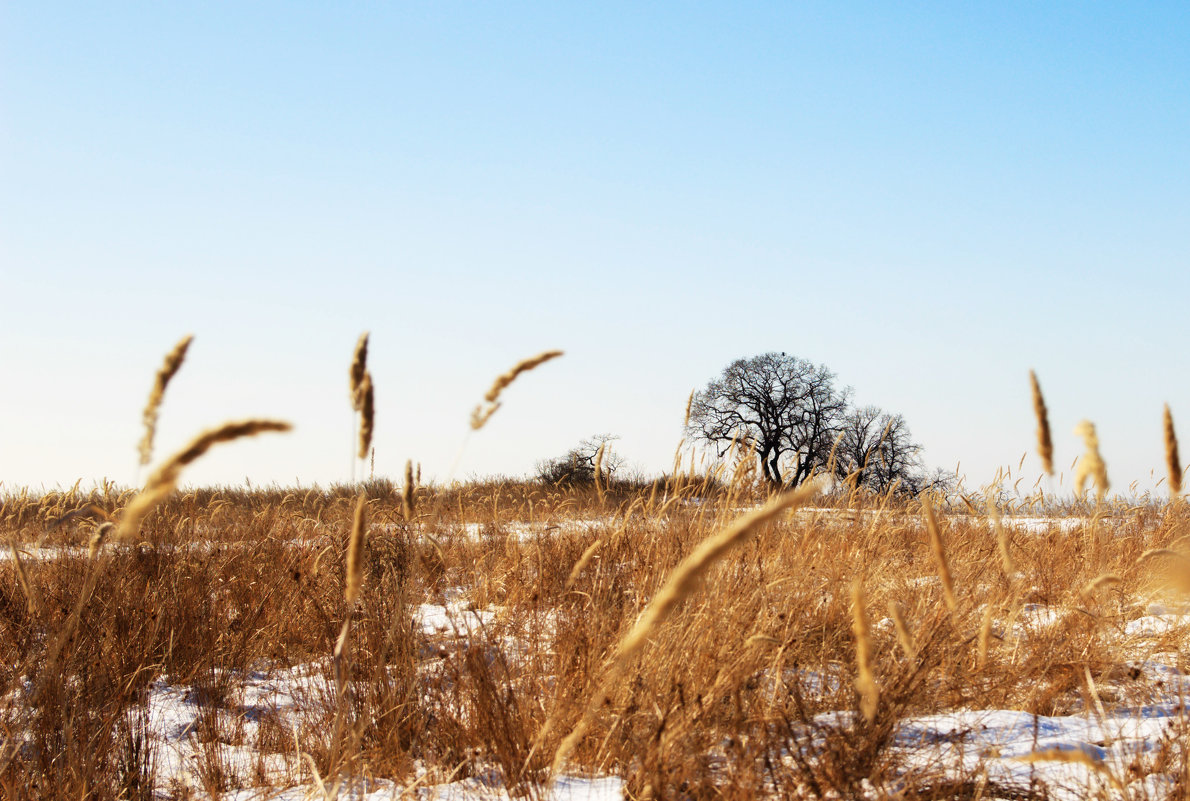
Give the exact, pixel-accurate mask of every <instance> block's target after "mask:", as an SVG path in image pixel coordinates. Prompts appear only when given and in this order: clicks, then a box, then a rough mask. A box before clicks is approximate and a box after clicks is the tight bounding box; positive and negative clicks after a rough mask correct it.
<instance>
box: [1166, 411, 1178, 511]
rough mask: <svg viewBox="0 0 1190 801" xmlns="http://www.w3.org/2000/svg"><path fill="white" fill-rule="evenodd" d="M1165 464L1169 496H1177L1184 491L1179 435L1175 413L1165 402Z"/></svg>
mask: <svg viewBox="0 0 1190 801" xmlns="http://www.w3.org/2000/svg"><path fill="white" fill-rule="evenodd" d="M1164 418H1165V419H1164V424H1165V425H1164V428H1165V464H1166V466H1167V467H1168V468H1169V497H1171V498H1176V497H1177V496H1178V495H1180V494H1181V492H1182V462H1181V460H1180V459H1178V435H1177V434H1176V433H1175V432H1174V430H1173V415H1172V414H1171V413H1170V411H1169V404H1168V403H1167V404H1165V415H1164Z"/></svg>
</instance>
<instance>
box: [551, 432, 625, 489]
mask: <svg viewBox="0 0 1190 801" xmlns="http://www.w3.org/2000/svg"><path fill="white" fill-rule="evenodd" d="M618 439H619V437H618V436H616V435H614V434H596V435H595V436H593V437H588V438H587V439H584V440H583V441H582V442H580V443H579V444H578V445H577V446H576V447H573V448H571V449H570V450H569V451H567V452H566V455H565V456H559V457H557V458H555V459H546V460H544V461H541V462H538V463H537V478H538V479H539V480H541V481H543V482H545V483H546V484H590V483H591V482H593V481H594V480H595V457H596V456H597V455H599V450H600V448H602V449H603V455H602V456H601V457H600V458H599V472H600V479H601V480H602V481H609V480H610V479H611V478H612V476H613V475H614V474H615V472H616V470H618V469H619V468H620V467H621V466H622V465H623V464H624V457H623V456H621V455H620V454H618V453H616V452H615V450H613V448H612V445H611V443H613V442H615V441H616V440H618Z"/></svg>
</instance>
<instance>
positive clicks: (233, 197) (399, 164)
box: [0, 2, 1190, 489]
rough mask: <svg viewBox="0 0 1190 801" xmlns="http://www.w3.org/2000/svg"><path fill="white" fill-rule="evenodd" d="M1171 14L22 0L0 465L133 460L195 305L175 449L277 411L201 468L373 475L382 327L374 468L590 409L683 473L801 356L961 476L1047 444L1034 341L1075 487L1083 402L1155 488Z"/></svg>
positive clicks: (471, 470)
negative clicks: (695, 395) (709, 440)
mask: <svg viewBox="0 0 1190 801" xmlns="http://www.w3.org/2000/svg"><path fill="white" fill-rule="evenodd" d="M1188 37H1190V6H1186V5H1185V4H1181V3H1173V2H1167V3H1160V2H1154V3H1146V4H1135V3H1114V4H1113V3H1085V2H1077V3H1076V2H1071V3H1045V4H1038V3H1023V2H1022V3H1015V2H1002V3H984V4H971V3H950V2H938V3H918V2H914V3H895V4H893V3H871V4H864V3H851V2H822V3H772V4H768V3H720V4H709V3H653V4H635V3H632V4H629V3H616V2H607V3H515V2H510V3H452V2H441V3H399V2H389V3H350V4H348V3H330V2H325V3H315V2H307V3H269V2H258V3H251V4H249V3H231V2H222V3H220V2H213V3H201V4H199V3H148V2H143V3H138V2H122V3H105V4H97V3H69V2H63V3H34V2H6V3H4V4H2V5H0V281H2V283H0V286H2V287H3V299H4V303H3V312H2V313H0V364H2V372H0V376H2V381H0V481H2V482H3V487H4V488H8V489H11V488H14V487H19V486H30V487H33V488H45V489H48V488H53V487H55V486H59V485H70V484H72V483H73V482H74V481H75V480H76V479H80V478H81V479H83V481H84V484H86V483H89V482H92V481H97V480H100V479H102V478H105V477H106V478H109V479H112V480H114V481H116V482H119V483H121V484H129V485H131V484H134V483H135V482H137V481H138V480H141V479H143V473H140V472H138V469H137V451H136V445H137V441H138V440H139V438H140V416H141V410H142V408H143V406H144V403H145V399H146V397H147V395H148V391H149V388H150V386H151V384H152V379H153V373H154V371H155V370H156V369H157V367H158V365H159V364H160V362H161V359H162V357H163V355H164V354H165V352H166V351H167V350H169V348H170V347H171V346H172V345H173V343H174V342H176V341H177V340H178V339H179V338H180V337H181V336H183V335H184V334H188V333H189V334H194V336H195V339H194V344H193V345H192V347H191V349H190V353H189V355H188V357H187V360H186V363H185V365H184V366H183V368H182V370H181V372H180V373H179V374H178V376H177V377H176V378H175V380H174V382H173V383H172V384H171V385H170V387H169V390H168V392H167V395H166V398H165V403H164V406H163V408H162V411H161V423H160V427H159V430H158V438H157V454H158V456H159V457H160V456H162V455H164V454H167V453H169V452H172V451H173V450H175V449H177V448H179V447H181V446H182V445H183V444H185V442H187V441H188V440H189V439H190V438H191V437H192V436H193V435H194V434H196V433H198V432H199V431H201V430H203V429H205V428H209V427H211V426H213V425H216V424H218V423H221V422H223V421H225V420H228V419H239V418H245V417H262V416H263V417H272V418H279V419H283V420H288V421H290V422H292V423H293V424H294V426H295V429H294V431H293V433H291V434H287V435H268V436H262V437H260V438H257V439H256V440H254V441H251V442H244V443H236V444H232V445H228V446H224V447H222V448H220V449H217V450H215V451H212V452H211V453H210V454H209V455H208V456H207V457H205V458H204V459H203V460H202V461H201V462H200V463H198V464H196V465H195V466H194V467H193V468H191V469H190V470H189V471H188V472H187V473H186V475H185V480H186V481H187V482H190V483H194V484H211V483H221V484H240V483H243V482H244V481H245V480H248V481H251V482H252V483H253V484H254V485H261V484H269V483H277V484H293V483H302V484H309V483H314V482H318V483H323V484H325V483H331V482H338V481H347V480H350V478H351V477H352V474H353V472H354V473H355V474H356V475H357V476H359V475H362V474H363V473H365V472H366V471H367V469H368V468H366V467H363V466H358V465H353V462H352V458H351V452H352V450H353V441H352V436H353V434H352V432H353V421H352V413H351V409H350V404H349V399H348V391H347V367H348V362H349V360H350V357H351V352H352V348H353V346H354V343H355V341H356V338H357V336H358V335H359V334H360V333H361V332H362V331H365V330H367V331H370V332H371V335H372V339H371V342H372V346H371V354H370V359H369V365H370V368H371V371H372V374H373V379H374V383H375V387H376V390H375V392H376V439H375V448H376V453H375V472H376V474H378V475H389V476H394V477H395V476H398V475H399V474H400V472H401V471H402V469H403V466H404V463H405V460H406V459H413V460H414V461H416V462H420V463H421V464H422V466H423V475H424V476H426V477H427V478H430V477H432V478H434V479H436V480H438V481H448V480H454V479H459V480H466V479H468V478H471V477H474V476H484V475H490V474H502V475H524V474H527V473H531V472H532V471H533V469H534V466H535V464H536V463H537V462H538V461H539V460H541V459H545V458H549V457H553V456H558V455H561V454H563V453H565V452H566V450H567V449H568V448H570V447H572V446H573V445H574V444H576V443H577V442H578V441H579V440H580V439H582V438H584V437H589V436H591V435H592V434H596V433H612V434H616V435H619V437H620V439H619V440H618V442H617V447H618V450H619V452H620V453H621V455H622V456H623V457H624V458H625V459H626V460H627V462H628V464H629V466H630V467H632V468H635V469H637V470H639V471H640V472H642V473H646V474H649V473H658V472H661V471H662V470H665V469H667V468H668V467H669V465H670V464H671V462H672V458H673V454H674V450H675V448H676V447H677V445H678V443H679V440H680V438H681V436H682V415H683V411H684V408H685V403H686V398H687V396H688V395H689V393H690V391H691V390H692V389H695V388H700V387H702V386H704V385H705V384H706V383H707V382H708V381H710V380H711V379H713V378H715V377H716V376H717V375H718V374H719V373H720V372H721V371H722V369H723V368H724V367H725V366H726V365H727V364H728V363H730V362H731V361H733V360H735V359H739V358H745V357H749V356H753V355H756V354H758V353H762V352H765V351H771V350H776V351H786V352H789V353H792V354H795V355H797V356H798V357H801V358H805V359H809V360H811V361H813V362H816V363H821V364H825V365H827V366H828V367H830V368H831V369H832V370H834V371H835V373H836V374H837V376H838V380H839V382H840V383H841V384H843V385H847V386H850V387H852V388H853V389H854V394H855V399H856V401H857V402H860V403H864V404H876V405H879V406H881V407H883V408H885V409H888V410H890V411H894V412H900V413H902V414H903V415H904V416H905V418H906V420H907V421H908V423H909V426H910V428H911V430H912V432H913V435H914V437H915V439H916V440H917V441H918V442H920V443H921V444H922V446H923V447H924V457H925V459H926V461H927V462H928V463H930V464H931V465H937V466H942V467H947V468H951V469H953V468H954V467H955V465H956V464H958V465H959V469H960V472H961V473H963V474H964V475H965V476H966V483H967V485H968V486H979V485H981V484H984V483H987V482H989V481H991V480H992V478H993V477H994V475H995V473H996V470H997V467H998V466H1001V465H1008V466H1011V468H1012V470H1013V474H1014V475H1013V478H1014V480H1015V478H1016V477H1018V476H1022V475H1023V476H1026V477H1028V478H1029V480H1030V481H1032V480H1033V479H1034V478H1036V477H1037V476H1038V475H1039V470H1040V467H1039V463H1038V459H1037V457H1036V456H1035V454H1034V452H1033V443H1034V428H1035V423H1034V420H1033V416H1032V410H1031V405H1030V397H1029V385H1028V371H1029V370H1030V369H1031V368H1032V369H1035V370H1036V371H1037V373H1038V376H1039V377H1040V380H1041V384H1042V387H1043V389H1044V390H1045V393H1046V398H1047V401H1048V404H1049V408H1050V413H1051V421H1052V424H1053V428H1054V432H1055V444H1056V449H1057V454H1056V461H1057V462H1058V464H1059V467H1061V468H1066V478H1065V482H1066V484H1065V486H1069V466H1070V463H1071V462H1072V461H1073V460H1074V459H1075V458H1076V457H1077V455H1078V454H1079V453H1080V452H1081V445H1080V444H1079V442H1078V441H1077V440H1076V438H1075V436H1074V434H1073V429H1074V426H1075V425H1076V423H1077V422H1078V421H1079V420H1081V419H1083V418H1087V419H1090V420H1092V421H1093V422H1095V423H1096V425H1097V426H1098V429H1099V434H1100V439H1101V442H1102V452H1103V455H1104V458H1105V460H1106V461H1107V465H1108V472H1109V475H1110V477H1111V478H1112V481H1113V484H1114V485H1115V486H1116V487H1117V488H1121V489H1123V488H1126V487H1127V486H1128V484H1129V483H1130V482H1132V481H1134V480H1135V481H1138V482H1140V484H1138V486H1139V487H1142V488H1143V487H1145V486H1151V485H1152V484H1153V483H1154V481H1155V480H1156V479H1155V478H1153V477H1151V471H1154V470H1156V471H1157V472H1156V477H1160V476H1161V475H1162V464H1163V451H1162V446H1161V409H1162V404H1163V403H1166V402H1168V403H1169V404H1170V406H1171V408H1172V410H1173V414H1174V418H1175V421H1179V422H1180V421H1185V422H1184V423H1181V422H1180V424H1181V427H1182V430H1183V431H1184V432H1186V433H1185V434H1184V435H1183V436H1184V438H1185V437H1187V436H1190V371H1188V370H1187V369H1186V359H1185V347H1184V338H1185V334H1186V331H1187V326H1188V324H1187V322H1186V318H1185V315H1184V313H1183V312H1184V308H1185V303H1186V299H1187V295H1188V291H1190V278H1188V277H1187V267H1190V236H1188V232H1190V136H1188V134H1187V132H1190V46H1187V45H1188V44H1190V38H1188ZM549 348H560V349H563V350H565V351H566V355H565V356H564V357H563V358H561V359H558V360H556V361H553V362H550V363H549V364H546V365H544V366H542V367H541V368H539V370H537V371H535V372H533V373H529V374H526V375H525V376H523V377H522V378H521V379H519V380H518V381H517V382H516V383H515V384H514V385H513V386H512V387H511V388H510V389H509V390H507V392H506V393H505V397H504V400H505V404H504V407H503V408H501V409H500V411H499V412H497V413H496V415H495V416H494V417H493V418H492V419H491V421H490V422H489V423H488V425H487V427H486V428H484V429H483V430H481V431H478V432H474V433H472V432H470V430H469V428H468V415H469V413H470V410H471V409H472V408H473V406H474V405H475V404H476V403H477V402H478V401H479V400H480V398H481V396H482V394H483V393H484V391H485V390H486V389H487V387H488V385H489V384H490V383H491V381H492V379H493V377H494V376H495V375H496V374H498V373H499V372H501V371H503V370H505V369H506V368H508V367H509V366H510V365H512V364H513V363H514V362H516V361H517V360H519V359H521V358H523V357H526V356H530V355H532V354H535V353H537V352H539V351H542V350H545V349H549ZM1188 441H1190V440H1188ZM1183 450H1184V451H1186V452H1190V446H1187V447H1185V448H1184V449H1183ZM1026 454H1027V455H1026ZM1023 456H1024V457H1025V459H1024V462H1023V468H1022V469H1021V471H1019V472H1018V465H1019V464H1022V463H1021V459H1022V457H1023Z"/></svg>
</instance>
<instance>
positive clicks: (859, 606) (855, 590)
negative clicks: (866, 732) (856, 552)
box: [851, 578, 880, 723]
mask: <svg viewBox="0 0 1190 801" xmlns="http://www.w3.org/2000/svg"><path fill="white" fill-rule="evenodd" d="M851 631H852V633H853V634H855V666H856V674H855V689H856V690H857V691H858V692H859V699H860V700H859V710H860V712H862V713H863V716H864V719H865V720H866V721H868V723H871V722H872V721H873V720H875V718H876V708H877V706H879V704H880V688H879V687H877V686H876V677H875V676H874V675H873V673H872V635H871V631H870V630H869V628H868V616H867V614H866V613H865V612H864V585H863V581H862V580H861V579H858V578H857V579H856V580H855V581H853V582H851Z"/></svg>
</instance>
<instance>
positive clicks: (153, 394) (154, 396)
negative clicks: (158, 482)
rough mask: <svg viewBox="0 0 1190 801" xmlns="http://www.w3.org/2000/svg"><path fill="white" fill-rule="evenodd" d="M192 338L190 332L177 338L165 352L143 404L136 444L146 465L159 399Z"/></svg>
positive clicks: (149, 454)
mask: <svg viewBox="0 0 1190 801" xmlns="http://www.w3.org/2000/svg"><path fill="white" fill-rule="evenodd" d="M193 340H194V337H193V335H190V334H187V335H186V336H184V337H182V338H181V339H180V340H178V344H176V345H174V348H173V350H171V351H170V352H169V353H167V354H165V362H164V363H163V364H162V365H161V368H160V369H159V370H158V371H157V375H156V376H155V377H154V379H153V388H152V389H151V390H150V391H149V402H148V403H147V404H145V411H144V412H143V415H142V416H143V418H144V422H145V433H144V436H142V437H141V441H140V445H139V446H138V448H139V450H140V463H141V465H147V464H148V463H149V461H150V460H151V459H152V458H153V437H154V436H156V434H157V415H158V413H159V412H160V410H161V401H162V399H163V398H164V397H165V388H166V387H167V386H169V382H170V381H171V380H172V379H173V377H174V376H175V375H177V372H178V370H180V369H181V368H182V361H183V360H184V359H185V358H186V351H187V349H189V347H190V343H191V342H192V341H193Z"/></svg>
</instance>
